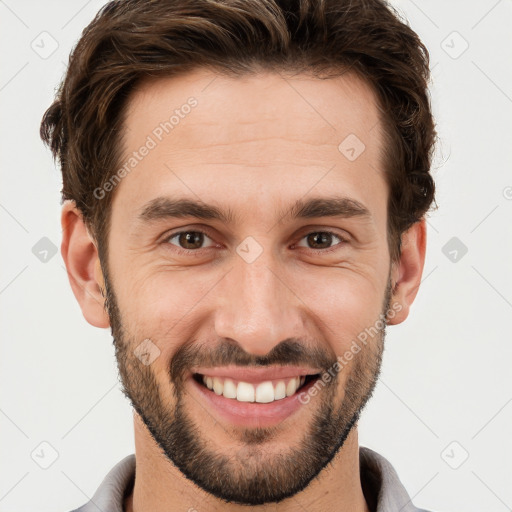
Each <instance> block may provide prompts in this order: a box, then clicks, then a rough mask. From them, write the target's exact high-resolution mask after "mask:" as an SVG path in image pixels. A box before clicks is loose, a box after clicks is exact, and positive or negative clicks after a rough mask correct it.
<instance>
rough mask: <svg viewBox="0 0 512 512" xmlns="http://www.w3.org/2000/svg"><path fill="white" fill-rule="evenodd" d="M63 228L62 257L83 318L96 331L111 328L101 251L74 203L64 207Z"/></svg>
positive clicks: (65, 204)
mask: <svg viewBox="0 0 512 512" xmlns="http://www.w3.org/2000/svg"><path fill="white" fill-rule="evenodd" d="M61 224H62V230H63V232H62V245H61V254H62V258H63V259H64V263H65V265H66V270H67V273H68V278H69V282H70V284H71V288H72V290H73V293H74V295H75V297H76V300H77V301H78V303H79V304H80V308H81V309H82V314H83V315H84V318H85V319H86V320H87V322H89V323H90V324H91V325H93V326H95V327H101V328H106V327H109V325H110V321H109V318H108V314H107V312H106V310H105V298H104V296H103V290H104V281H103V274H102V271H101V266H100V260H99V256H98V251H97V249H96V246H95V244H94V242H93V240H92V238H91V236H90V235H89V232H88V231H87V228H86V226H85V224H84V222H83V218H82V215H81V213H80V212H79V211H78V209H77V208H76V206H75V204H74V202H72V201H66V202H65V203H64V206H63V208H62V215H61Z"/></svg>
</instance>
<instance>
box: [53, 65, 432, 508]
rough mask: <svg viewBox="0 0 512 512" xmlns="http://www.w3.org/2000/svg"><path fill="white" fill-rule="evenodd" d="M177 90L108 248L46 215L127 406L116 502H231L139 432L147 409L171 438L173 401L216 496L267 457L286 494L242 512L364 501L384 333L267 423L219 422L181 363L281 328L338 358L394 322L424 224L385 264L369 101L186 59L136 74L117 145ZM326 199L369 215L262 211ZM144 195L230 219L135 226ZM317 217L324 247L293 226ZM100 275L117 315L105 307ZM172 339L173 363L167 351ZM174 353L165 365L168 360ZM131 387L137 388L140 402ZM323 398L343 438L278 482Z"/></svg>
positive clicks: (346, 91)
mask: <svg viewBox="0 0 512 512" xmlns="http://www.w3.org/2000/svg"><path fill="white" fill-rule="evenodd" d="M212 80H213V81H212ZM190 96H194V97H195V98H196V99H197V101H198V105H197V107H195V108H194V109H193V110H192V111H191V113H190V114H189V115H187V116H185V117H184V118H183V119H181V120H180V122H179V125H178V126H176V127H175V128H174V129H173V131H172V132H170V133H169V134H168V135H166V136H165V137H164V138H163V139H162V141H161V142H160V143H159V144H158V145H157V146H156V147H155V148H154V149H152V150H151V151H150V152H149V154H148V155H147V156H146V157H145V158H144V159H143V160H142V161H140V162H139V163H138V165H137V167H136V169H135V170H133V171H132V172H130V173H129V174H128V175H127V176H126V177H124V178H123V179H122V181H121V182H120V184H119V185H117V187H116V188H115V190H114V192H111V193H114V194H115V195H114V200H113V205H112V218H111V230H110V235H109V257H108V262H101V263H102V265H101V264H100V260H99V256H98V250H97V246H96V242H95V240H94V237H93V236H92V235H91V234H90V233H89V232H88V230H87V229H86V227H85V225H84V223H83V221H82V217H81V215H80V213H79V212H78V211H77V210H76V208H75V206H74V204H73V203H72V202H67V203H66V204H65V205H64V207H63V211H62V224H63V227H64V228H65V229H64V238H63V243H62V255H63V258H64V261H65V263H66V267H67V270H68V275H69V277H70V283H71V286H72V288H73V291H74V294H75V296H76V298H77V300H78V302H79V303H80V306H81V308H82V312H83V315H84V317H85V318H86V320H87V321H88V322H89V323H90V324H92V325H93V326H96V327H100V328H106V327H109V326H110V325H111V323H112V321H114V325H112V328H113V335H114V339H115V341H116V356H117V358H118V364H119V367H120V373H121V376H122V380H123V385H124V389H125V393H126V394H127V396H128V397H129V398H130V399H131V400H132V403H133V402H135V409H136V410H135V411H134V430H135V446H136V461H137V466H136V475H137V476H136V479H135V485H134V489H133V493H132V494H131V495H130V496H129V497H127V499H126V501H125V509H126V510H127V511H136V512H144V511H150V510H151V511H160V510H162V511H163V510H166V511H168V510H169V505H168V504H173V510H189V509H191V507H192V510H193V509H196V510H197V511H201V510H209V511H221V510H222V511H228V512H230V511H238V510H244V511H245V510H247V506H246V505H245V506H244V505H241V504H239V503H233V502H232V503H229V504H227V503H225V502H224V501H223V499H222V497H221V496H219V495H218V493H217V494H216V491H215V490H214V488H213V487H212V488H208V485H209V484H211V485H212V486H213V482H200V483H198V482H197V481H196V483H194V481H192V480H194V478H192V480H191V479H190V478H191V475H192V477H194V476H195V477H197V478H198V477H199V475H200V474H202V473H201V469H197V465H195V466H194V465H193V467H192V468H185V469H186V470H187V471H191V472H192V473H191V474H188V475H187V476H188V478H187V477H186V476H185V474H184V473H183V472H182V471H181V470H180V469H179V468H178V467H177V466H176V465H175V464H173V463H172V462H171V460H172V457H171V455H172V454H170V453H168V454H167V455H168V456H166V455H165V454H164V453H163V451H162V443H164V445H165V439H157V440H155V437H154V436H153V435H152V433H151V432H150V429H149V428H148V425H147V422H148V418H151V419H155V420H158V421H159V422H160V423H158V427H159V428H160V431H159V432H157V434H161V435H162V437H165V434H166V433H169V432H171V431H172V432H173V433H174V434H176V433H177V432H179V430H173V426H172V425H174V427H176V424H175V423H174V424H173V423H172V421H173V419H174V414H175V413H176V407H177V404H178V403H179V404H180V408H181V409H180V410H181V412H182V414H183V415H184V417H186V419H187V423H181V426H182V427H184V426H191V425H194V426H195V427H196V429H197V431H196V432H195V435H194V439H195V440H196V443H197V446H199V443H201V446H202V447H203V448H206V450H207V453H208V454H210V455H211V456H212V459H211V461H212V466H211V467H212V468H216V466H215V465H214V462H215V461H219V460H221V458H222V457H224V456H228V459H227V460H228V462H227V463H226V464H227V466H226V464H225V465H224V466H225V467H227V468H228V470H229V471H228V472H227V473H226V475H224V478H225V479H226V480H225V481H224V484H225V489H224V490H225V492H228V490H230V489H231V490H233V489H235V488H236V486H235V485H234V483H235V482H236V483H237V484H240V485H242V487H243V485H244V484H247V485H248V483H249V482H250V480H251V479H253V480H256V479H258V478H260V479H263V478H264V476H265V474H266V473H265V471H267V470H268V471H270V469H276V470H277V469H280V470H282V473H276V475H278V476H281V477H282V480H281V481H280V489H281V488H282V489H284V488H285V487H286V486H288V487H289V489H290V495H289V496H288V497H286V498H283V499H280V500H277V499H276V500H274V501H275V502H272V500H269V501H268V502H267V503H266V504H259V505H254V506H253V508H254V509H255V510H262V511H263V510H265V511H267V510H272V511H283V512H284V511H292V510H297V509H298V508H300V507H301V506H302V507H304V508H305V509H307V510H308V511H310V512H315V511H322V510H338V511H354V510H357V511H369V510H370V508H369V507H368V505H367V503H366V501H365V496H364V494H363V491H362V487H361V481H360V478H359V452H358V440H357V423H356V421H357V415H358V412H359V411H360V409H361V408H362V407H363V406H364V404H365V403H366V399H367V398H368V397H369V395H370V394H371V391H372V389H373V386H374V384H375V380H376V378H377V375H378V371H379V367H380V355H381V352H382V345H383V340H384V332H381V333H379V334H378V335H376V336H375V337H374V338H373V339H372V340H371V341H370V342H369V343H368V344H366V345H364V346H361V348H362V350H361V351H360V352H359V353H358V354H357V355H356V356H354V358H353V359H352V360H351V361H350V362H348V363H347V365H346V366H345V367H344V368H343V370H342V371H340V372H339V373H338V374H337V376H336V379H334V381H333V384H332V385H331V386H328V387H325V388H323V389H322V390H321V391H320V392H319V393H318V394H317V395H316V396H315V397H313V398H311V401H310V402H309V403H308V404H307V406H304V407H301V408H300V410H298V411H296V412H295V413H294V414H293V416H292V417H290V418H287V419H286V420H285V421H283V422H282V423H281V424H279V425H278V426H277V427H276V428H274V429H267V430H265V429H257V428H254V429H249V428H247V429H246V428H241V427H236V428H235V427H234V426H233V425H229V424H228V423H227V422H226V421H224V419H223V418H221V417H219V416H218V414H216V411H215V410H214V409H212V408H209V407H208V406H207V405H205V404H203V403H200V400H199V399H198V397H197V395H194V394H193V391H192V390H191V388H190V386H189V383H188V382H187V381H186V379H184V375H186V372H187V370H190V367H187V364H188V363H191V362H193V363H199V362H201V363H203V362H205V361H207V355H208V354H209V355H210V356H211V357H212V358H213V361H215V357H216V356H217V355H218V353H219V352H217V350H218V349H219V347H221V346H222V345H223V344H225V343H226V340H228V339H230V340H232V341H234V342H235V347H236V351H233V352H231V353H230V354H232V355H233V361H239V359H237V358H238V356H239V355H240V354H242V355H243V356H244V357H246V361H249V360H250V361H254V362H255V361H256V360H257V358H261V360H264V358H265V357H267V356H269V355H272V354H275V352H272V351H273V349H275V348H276V347H278V346H280V344H282V342H283V340H287V339H293V340H295V341H296V343H297V344H298V345H299V346H300V347H302V348H303V354H304V359H302V360H299V363H302V362H303V363H304V366H307V367H309V366H310V365H311V363H313V362H318V363H319V365H320V363H322V364H324V365H325V364H326V362H327V361H331V362H332V361H336V358H337V357H338V356H342V355H343V354H344V353H345V352H346V351H347V350H348V349H349V347H350V345H351V343H352V341H353V340H354V339H356V338H357V336H358V334H360V333H361V332H363V331H364V330H365V328H368V327H370V326H373V325H375V322H376V320H377V319H378V318H379V315H380V314H382V313H386V310H387V308H388V307H389V306H391V305H393V310H394V313H393V315H392V317H389V318H388V321H387V323H388V325H393V324H398V323H401V322H403V321H404V320H405V319H406V318H407V316H408V313H409V308H410V305H411V304H412V302H413V300H414V298H415V296H416V293H417V291H418V287H419V284H420V280H421V274H422V270H423V264H424V258H425V243H426V238H425V222H424V221H421V222H418V223H416V224H415V225H413V226H412V227H411V228H410V229H409V230H408V231H407V232H406V233H404V234H403V237H402V251H401V255H400V259H399V260H398V261H396V262H391V261H390V253H389V247H388V243H387V238H386V233H387V199H388V190H387V186H386V181H385V177H384V174H383V171H382V168H381V151H382V144H381V140H382V132H381V124H380V121H379V116H378V112H379V110H378V108H377V106H376V98H375V96H374V94H373V92H372V90H371V89H370V88H369V87H368V86H367V85H366V84H365V83H364V82H362V81H361V80H360V79H358V78H357V77H355V76H353V75H350V74H345V75H343V76H340V77H337V78H333V79H329V80H319V79H317V78H312V77H309V76H305V75H297V76H295V77H287V76H285V75H282V74H281V75H280V74H277V73H267V72H259V73H258V74H255V75H252V76H246V77H244V78H236V79H235V78H227V77H225V76H220V75H216V74H214V73H213V72H211V71H207V70H197V71H194V72H191V73H188V74H186V75H182V76H179V77H173V78H166V79H162V78H160V79H158V80H154V81H152V82H146V83H143V84H141V85H140V87H139V88H138V90H137V91H136V92H135V93H134V94H133V95H132V97H131V98H130V102H129V108H128V111H127V116H126V122H125V139H124V146H123V147H124V149H125V154H126V157H127V158H128V157H129V156H130V154H131V153H132V152H133V151H135V150H137V149H138V148H139V147H140V146H141V145H142V144H144V142H145V141H146V138H147V136H148V135H149V134H151V133H152V131H153V130H154V128H155V127H156V126H157V125H158V124H159V123H160V122H161V121H163V120H164V119H167V118H169V116H170V115H171V114H172V111H173V110H174V109H175V108H179V107H180V106H181V105H183V104H185V103H186V101H187V98H189V97H190ZM351 133H353V134H356V135H357V137H358V138H359V139H360V140H361V141H362V142H363V143H364V144H365V150H364V151H363V153H362V154H361V155H360V156H359V157H358V158H357V159H355V160H354V161H350V160H349V159H347V158H346V157H345V156H344V155H343V154H342V153H341V152H340V151H339V150H338V145H339V144H340V143H341V142H342V141H343V140H344V139H345V137H347V136H348V135H349V134H351ZM333 195H343V196H346V197H348V198H351V199H353V200H356V201H358V202H359V203H361V204H363V205H364V206H365V207H366V208H367V210H368V211H369V216H367V217H364V218H361V217H350V218H338V217H336V218H331V217H319V218H314V219H293V218H288V216H283V215H282V214H281V215H279V213H278V212H279V211H282V212H285V213H286V212H287V211H289V209H290V208H291V205H292V204H293V203H294V202H295V201H296V200H297V199H301V198H302V199H308V198H310V197H313V196H314V197H332V196H333ZM161 196H169V197H170V196H173V197H175V196H180V197H186V198H189V199H192V200H198V199H199V200H201V201H203V202H204V203H208V204H214V205H216V206H218V207H219V208H222V209H228V208H229V209H230V210H231V211H232V212H233V214H234V216H235V219H234V220H233V222H231V223H223V222H221V221H218V220H206V221H205V220H202V219H201V220H197V219H194V218H181V219H160V220H158V221H154V222H152V223H144V222H141V221H140V220H139V219H138V215H139V214H140V212H141V211H142V209H143V208H144V206H145V205H147V203H148V202H149V201H151V200H152V199H154V198H156V197H161ZM197 229H201V230H205V231H206V230H207V231H208V237H206V238H205V239H204V247H207V248H200V249H194V250H195V251H196V252H195V253H194V254H192V252H193V251H192V249H189V254H186V255H185V254H181V255H180V254H178V252H177V249H179V247H180V245H179V241H178V238H177V237H175V238H173V239H172V241H170V240H169V237H170V235H171V234H173V233H176V232H178V231H195V230H197ZM325 231H331V232H333V233H334V234H336V235H337V236H338V235H339V236H342V237H344V239H345V240H346V241H345V242H341V241H340V239H337V238H335V237H334V238H333V239H332V241H331V242H330V245H329V246H328V247H334V246H336V249H335V250H333V251H331V252H329V253H326V252H325V249H324V252H322V249H319V248H315V246H313V247H312V246H311V245H308V243H311V242H308V237H307V235H308V234H310V233H318V232H325ZM164 235H166V236H164ZM248 236H251V237H253V238H254V239H255V240H256V241H257V242H258V243H259V244H260V246H261V248H262V252H261V254H260V256H259V257H258V258H257V259H256V260H255V261H253V262H252V263H247V262H246V261H245V260H244V259H243V258H241V257H240V256H239V255H238V254H237V252H236V248H237V247H238V246H239V244H240V243H241V242H242V241H244V240H245V239H246V237H248ZM208 246H210V247H208ZM182 248H183V247H182ZM107 268H108V277H107V272H106V270H107ZM105 279H107V282H106V283H105ZM105 285H107V293H108V294H109V300H111V301H112V300H113V301H114V302H115V306H116V310H117V316H116V315H113V314H112V311H111V315H110V317H109V315H108V314H107V311H106V310H105V298H104V294H105ZM386 290H389V292H390V295H389V296H388V297H386ZM386 299H388V300H386ZM145 339H150V340H151V341H152V343H154V344H155V345H156V346H157V347H158V349H159V350H160V354H159V356H158V357H157V358H156V359H155V360H154V361H153V362H152V363H151V364H150V365H141V364H140V361H138V360H137V359H136V358H135V357H134V352H133V351H134V350H135V348H136V347H137V346H138V345H139V344H140V343H141V341H142V340H145ZM185 348H188V350H189V351H190V358H189V359H187V358H184V357H183V356H182V351H183V350H184V349H185ZM247 358H248V359H247ZM270 360H272V361H275V362H281V361H279V359H278V358H276V359H272V358H271V359H270ZM177 363H180V364H181V366H180V367H179V368H180V371H176V372H175V373H173V370H172V368H173V364H177ZM170 368H171V371H170V370H169V369H170ZM182 377H183V378H182ZM357 380H359V381H360V384H359V385H356V384H354V382H355V381H357ZM148 397H152V398H155V400H154V401H153V402H152V403H151V404H150V403H149V400H148ZM329 405H330V406H332V411H335V412H337V413H339V414H338V416H331V417H330V418H331V419H332V418H334V417H335V418H336V419H337V421H336V422H334V421H332V422H331V423H332V425H333V427H332V428H333V429H335V430H334V431H333V432H332V434H333V436H334V437H341V436H342V434H344V436H343V437H344V438H345V437H346V439H344V442H343V443H342V446H335V444H333V445H332V446H331V445H329V442H327V441H326V440H324V442H323V445H322V446H323V449H324V450H325V457H324V459H323V460H322V461H320V460H316V461H313V463H312V466H313V467H312V468H311V472H312V473H314V474H309V475H306V476H308V478H309V480H308V481H307V482H302V483H303V484H304V485H302V487H303V488H302V489H301V490H297V489H295V490H293V484H294V483H297V481H298V480H300V478H299V477H298V476H297V474H298V472H297V471H295V472H291V473H290V474H288V473H286V471H285V470H286V466H283V465H280V464H279V461H278V459H277V454H278V453H279V454H284V455H285V456H289V460H290V461H295V462H297V463H300V461H301V458H300V455H301V453H305V452H304V450H306V448H307V447H308V446H309V447H314V446H315V445H314V444H313V442H314V441H315V439H316V438H315V434H314V433H313V431H312V430H311V426H312V425H313V422H314V421H315V419H318V418H321V417H323V418H324V419H326V418H329V416H327V412H328V410H329ZM137 409H139V410H137ZM332 411H331V412H332ZM141 413H142V414H141ZM333 414H334V413H333ZM322 415H323V416H322ZM343 415H344V416H343ZM351 419H352V420H354V421H355V423H354V425H349V421H350V420H351ZM158 427H157V428H156V430H157V431H158ZM344 428H345V429H348V431H346V432H343V429H344ZM182 435H183V431H182ZM317 436H318V434H317ZM157 441H158V442H157ZM338 444H339V443H338ZM178 445H179V440H178ZM176 450H177V452H179V448H176ZM301 450H302V451H301ZM315 450H316V452H318V449H317V448H315ZM320 451H321V450H320ZM316 452H315V453H316ZM191 453H193V452H191ZM215 457H216V458H215ZM170 459H171V460H170ZM329 461H330V462H329ZM182 462H183V461H182ZM185 462H186V461H185ZM304 466H307V465H304ZM297 467H298V468H300V467H301V466H300V465H297ZM194 468H195V469H194ZM219 468H220V467H219ZM182 469H183V468H182ZM194 471H195V472H196V473H194ZM204 473H206V470H205V471H204ZM208 474H210V473H206V477H208ZM210 475H211V474H210ZM230 475H231V476H230ZM203 476H204V475H203ZM230 478H232V481H231V480H230ZM276 478H277V477H276ZM304 478H306V477H304ZM262 481H263V480H262ZM275 482H277V480H275ZM267 483H268V482H267ZM271 483H272V482H270V484H271ZM196 484H197V485H196ZM230 484H233V485H230ZM270 484H269V485H270ZM276 485H277V484H276ZM232 488H233V489H232ZM292 490H293V492H292ZM217 491H218V492H222V489H221V490H218V489H217ZM277 491H278V489H275V492H276V493H277ZM276 496H277V494H276ZM281 498H282V497H281ZM232 501H233V500H232ZM235 501H236V500H235Z"/></svg>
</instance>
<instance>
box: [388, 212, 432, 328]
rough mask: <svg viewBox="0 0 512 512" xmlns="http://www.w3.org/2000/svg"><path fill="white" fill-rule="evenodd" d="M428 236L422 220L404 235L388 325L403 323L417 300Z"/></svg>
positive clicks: (393, 273) (395, 269)
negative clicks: (391, 312)
mask: <svg viewBox="0 0 512 512" xmlns="http://www.w3.org/2000/svg"><path fill="white" fill-rule="evenodd" d="M426 243H427V234H426V221H425V219H422V220H420V221H419V222H416V223H415V224H413V225H412V226H411V227H410V228H409V229H408V230H407V231H406V232H405V233H403V234H402V249H401V254H400V258H399V259H398V261H397V262H396V263H395V264H394V265H393V271H392V284H393V292H392V295H391V309H392V311H393V315H389V318H388V324H389V325H395V324H399V323H402V322H403V321H404V320H405V319H406V318H407V317H408V316H409V311H410V307H411V304H412V303H413V302H414V299H415V298H416V294H417V293H418V289H419V286H420V283H421V276H422V273H423V266H424V264H425V252H426Z"/></svg>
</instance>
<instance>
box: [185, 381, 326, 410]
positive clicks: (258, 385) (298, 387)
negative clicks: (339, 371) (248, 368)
mask: <svg viewBox="0 0 512 512" xmlns="http://www.w3.org/2000/svg"><path fill="white" fill-rule="evenodd" d="M192 378H193V380H194V381H195V382H197V383H198V384H199V385H200V386H201V387H202V388H204V389H206V390H208V391H210V392H211V393H215V395H217V396H222V397H223V398H227V399H228V400H232V401H235V402H254V403H259V404H269V403H273V402H278V401H281V400H285V399H287V398H290V397H296V396H297V395H298V393H299V392H301V391H303V390H305V389H306V388H309V387H310V386H311V385H313V383H314V382H316V380H318V379H319V378H320V374H319V373H317V374H312V375H297V376H296V377H288V378H282V379H272V380H262V381H259V382H245V381H243V380H237V379H232V378H227V377H216V376H210V375H204V374H201V373H194V374H193V376H192Z"/></svg>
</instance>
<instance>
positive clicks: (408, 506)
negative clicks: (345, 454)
mask: <svg viewBox="0 0 512 512" xmlns="http://www.w3.org/2000/svg"><path fill="white" fill-rule="evenodd" d="M359 459H360V472H361V485H362V487H363V492H364V496H365V498H366V502H367V503H368V507H369V508H370V510H371V511H372V512H427V511H426V510H423V509H419V508H416V507H415V506H414V505H413V504H412V501H411V498H410V497H409V495H408V494H407V491H406V490H405V488H404V486H403V485H402V482H400V479H399V478H398V475H397V474H396V471H395V470H394V468H393V466H392V465H391V464H390V463H389V462H388V461H387V460H386V459H385V458H384V457H383V456H382V455H379V454H378V453H377V452H374V451H373V450H370V449H369V448H365V447H362V446H361V447H360V448H359ZM134 481H135V455H134V454H132V455H128V456H127V457H125V458H124V459H123V460H122V461H121V462H118V463H117V464H116V465H115V466H114V467H113V468H112V469H111V470H110V472H109V473H108V474H107V476H106V477H105V478H104V479H103V482H101V484H100V486H99V487H98V490H97V491H96V493H95V494H94V496H93V497H92V498H91V500H90V501H89V502H88V503H86V504H85V505H83V506H82V507H80V508H78V509H76V510H74V511H73V512H97V511H98V510H101V511H102V512H124V511H123V501H124V497H125V496H126V495H128V494H129V493H130V492H131V491H132V489H133V483H134Z"/></svg>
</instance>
